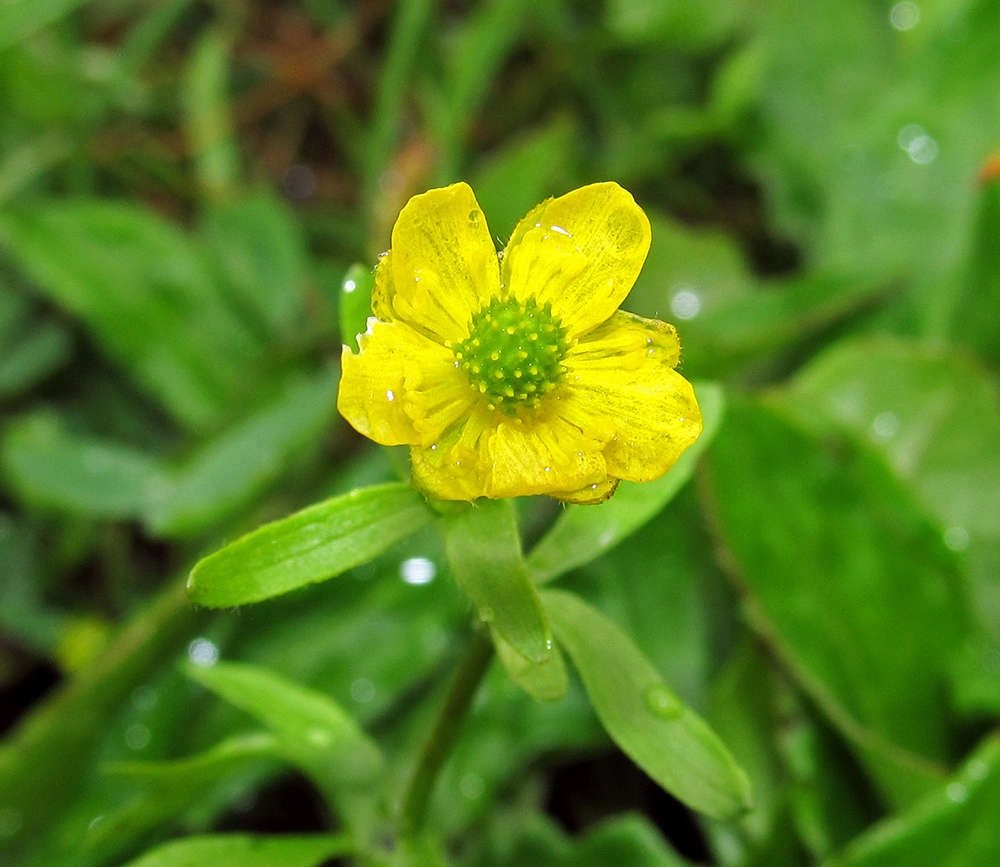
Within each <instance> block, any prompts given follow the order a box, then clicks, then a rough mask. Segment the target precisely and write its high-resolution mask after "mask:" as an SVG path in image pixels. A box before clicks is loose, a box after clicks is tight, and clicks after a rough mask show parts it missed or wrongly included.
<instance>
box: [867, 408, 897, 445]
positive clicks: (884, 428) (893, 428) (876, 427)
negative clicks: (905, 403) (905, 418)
mask: <svg viewBox="0 0 1000 867" xmlns="http://www.w3.org/2000/svg"><path fill="white" fill-rule="evenodd" d="M898 431H899V416H897V415H896V413H894V412H880V413H879V414H878V415H877V416H875V420H874V421H873V422H872V437H873V438H874V439H876V440H878V441H880V442H885V441H886V440H889V439H892V438H893V437H894V436H895V435H896V434H897V432H898Z"/></svg>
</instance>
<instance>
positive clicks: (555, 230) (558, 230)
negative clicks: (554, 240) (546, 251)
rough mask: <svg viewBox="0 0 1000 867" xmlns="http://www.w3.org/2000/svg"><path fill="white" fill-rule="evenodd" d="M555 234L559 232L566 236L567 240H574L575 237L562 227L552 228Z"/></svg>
mask: <svg viewBox="0 0 1000 867" xmlns="http://www.w3.org/2000/svg"><path fill="white" fill-rule="evenodd" d="M549 228H551V229H552V231H553V232H558V233H559V234H560V235H565V236H566V237H567V238H572V237H573V235H572V234H571V233H570V232H567V231H566V230H565V229H564V228H563V227H562V226H550V227H549Z"/></svg>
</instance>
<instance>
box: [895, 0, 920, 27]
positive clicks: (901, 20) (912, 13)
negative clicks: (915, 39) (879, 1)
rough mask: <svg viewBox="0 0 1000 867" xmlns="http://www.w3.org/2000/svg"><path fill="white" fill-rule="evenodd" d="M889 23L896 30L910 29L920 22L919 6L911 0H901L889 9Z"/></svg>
mask: <svg viewBox="0 0 1000 867" xmlns="http://www.w3.org/2000/svg"><path fill="white" fill-rule="evenodd" d="M889 23H890V24H892V26H893V27H895V28H896V29H897V30H912V29H913V28H914V27H916V26H917V24H919V23H920V7H919V6H918V5H917V4H916V3H914V2H913V0H901V2H899V3H897V4H895V5H894V6H893V7H892V9H890V10H889Z"/></svg>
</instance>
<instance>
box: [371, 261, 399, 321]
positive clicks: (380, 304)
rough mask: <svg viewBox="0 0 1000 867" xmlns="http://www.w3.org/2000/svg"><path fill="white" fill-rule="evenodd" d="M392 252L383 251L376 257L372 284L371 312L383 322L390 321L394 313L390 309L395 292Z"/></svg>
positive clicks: (394, 316)
mask: <svg viewBox="0 0 1000 867" xmlns="http://www.w3.org/2000/svg"><path fill="white" fill-rule="evenodd" d="M391 261H392V253H391V251H390V252H385V253H383V254H382V255H381V256H379V257H378V264H377V265H376V266H375V285H374V286H372V313H374V314H375V317H376V318H377V319H381V320H382V321H383V322H392V321H393V320H394V319H395V318H396V313H395V311H393V309H392V297H393V296H394V295H395V294H396V289H395V286H394V285H393V282H392V265H391Z"/></svg>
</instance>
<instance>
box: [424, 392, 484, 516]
mask: <svg viewBox="0 0 1000 867" xmlns="http://www.w3.org/2000/svg"><path fill="white" fill-rule="evenodd" d="M496 415H498V413H496V412H490V411H488V410H487V409H486V407H485V402H484V401H479V402H477V403H476V404H474V405H473V406H472V408H471V410H470V412H469V413H468V415H467V416H466V417H465V419H464V420H463V421H462V422H461V423H459V424H457V425H455V426H453V427H452V428H451V429H450V430H449V431H448V432H447V433H446V434H445V435H444V436H442V437H440V438H438V440H437V441H436V442H433V443H430V444H427V445H424V446H421V447H414V448H411V449H410V468H411V471H412V473H413V483H414V484H415V485H416V486H417V487H418V488H419V489H420V490H421V491H423V492H424V493H425V494H427V495H428V496H430V497H437V498H438V499H441V500H470V501H471V500H475V499H477V498H479V497H483V496H486V491H487V486H488V481H489V474H490V466H491V462H490V456H489V438H490V434H491V433H492V427H493V423H494V418H495V416H496Z"/></svg>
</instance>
